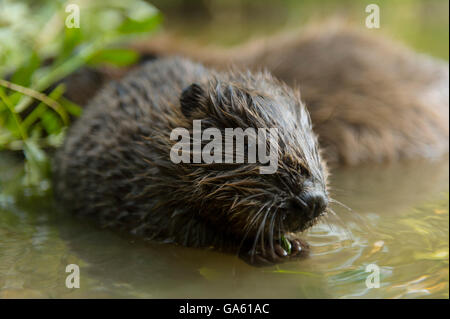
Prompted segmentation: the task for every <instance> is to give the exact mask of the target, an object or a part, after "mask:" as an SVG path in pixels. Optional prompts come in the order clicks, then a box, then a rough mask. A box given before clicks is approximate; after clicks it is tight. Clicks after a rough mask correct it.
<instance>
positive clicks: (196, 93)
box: [180, 83, 205, 117]
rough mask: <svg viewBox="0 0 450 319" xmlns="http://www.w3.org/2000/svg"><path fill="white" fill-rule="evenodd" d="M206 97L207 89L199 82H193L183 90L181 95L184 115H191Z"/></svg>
mask: <svg viewBox="0 0 450 319" xmlns="http://www.w3.org/2000/svg"><path fill="white" fill-rule="evenodd" d="M204 97H205V91H204V90H203V89H202V87H201V86H200V85H199V84H197V83H193V84H191V85H189V86H188V87H187V88H185V89H184V90H183V92H181V97H180V105H181V112H183V114H184V116H186V117H190V116H191V114H192V112H193V111H194V110H195V109H197V108H198V107H199V106H200V105H201V102H202V100H203V99H204Z"/></svg>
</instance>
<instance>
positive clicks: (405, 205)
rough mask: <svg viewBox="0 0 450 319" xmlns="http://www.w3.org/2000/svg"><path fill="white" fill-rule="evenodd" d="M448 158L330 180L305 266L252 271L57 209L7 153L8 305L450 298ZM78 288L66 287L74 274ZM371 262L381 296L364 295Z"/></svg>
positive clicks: (0, 163) (0, 285)
mask: <svg viewBox="0 0 450 319" xmlns="http://www.w3.org/2000/svg"><path fill="white" fill-rule="evenodd" d="M448 174H449V172H448V159H444V160H442V161H439V162H432V163H429V162H412V163H410V162H409V163H398V164H394V165H382V166H373V165H372V166H367V167H360V168H348V169H339V170H334V174H333V176H332V189H333V190H332V191H333V193H334V194H335V198H336V199H337V200H339V201H341V202H343V203H345V204H346V205H347V206H349V207H351V209H352V210H351V211H349V210H347V209H345V208H343V207H340V206H339V205H335V206H334V209H335V211H336V213H337V217H334V216H329V217H327V218H324V219H323V221H322V222H321V223H319V224H318V225H316V226H315V227H313V228H312V229H310V230H309V231H308V232H307V233H305V234H304V237H305V239H306V240H307V241H309V243H310V244H311V246H312V254H311V256H310V257H309V258H307V259H305V260H301V261H294V262H290V263H285V264H281V265H278V266H274V267H267V268H255V267H252V266H249V265H247V264H245V263H244V262H242V261H241V260H239V259H238V258H236V257H235V256H232V255H227V254H222V253H218V252H214V251H209V250H200V249H192V248H184V247H178V246H173V245H159V244H152V243H147V242H144V241H142V240H139V239H134V238H131V237H128V236H124V235H119V234H117V233H115V232H113V231H109V230H102V229H97V228H96V227H94V226H93V225H91V224H89V223H88V222H86V221H83V220H78V219H76V218H73V217H71V216H69V215H68V214H66V213H65V212H63V211H57V210H55V208H54V206H53V200H52V197H51V195H50V193H51V192H50V190H49V184H48V183H45V182H44V183H43V185H42V187H41V188H40V189H33V190H30V189H26V188H24V187H23V186H22V183H21V178H22V176H23V171H22V166H21V162H20V159H17V158H15V157H14V156H12V155H11V154H10V153H0V297H1V298H17V297H18V298H80V297H82V298H85V297H86V298H119V297H121V298H448V296H449V286H448V281H449V264H448V260H449V259H448V249H449V217H448V216H449V184H448V183H449V177H448V176H449V175H448ZM72 263H74V264H77V265H79V266H80V272H81V287H80V288H79V289H68V288H66V286H65V280H66V276H67V275H68V274H67V273H66V272H65V268H66V266H67V265H68V264H72ZM368 264H376V265H378V266H379V267H380V270H381V283H380V284H381V287H380V288H372V289H369V288H367V287H366V283H365V282H366V278H367V276H368V274H369V273H367V272H366V271H365V269H366V266H367V265H368Z"/></svg>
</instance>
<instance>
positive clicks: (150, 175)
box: [53, 57, 330, 265]
mask: <svg viewBox="0 0 450 319" xmlns="http://www.w3.org/2000/svg"><path fill="white" fill-rule="evenodd" d="M194 120H201V121H202V128H204V129H206V128H217V129H219V130H220V131H224V130H225V129H226V128H242V129H247V128H273V127H275V128H278V129H279V133H278V135H279V137H278V147H277V156H278V165H277V170H276V171H275V173H273V174H260V171H259V169H258V166H257V164H255V163H251V162H249V161H246V162H244V163H217V162H212V163H210V164H208V163H205V162H201V163H185V162H182V163H178V164H176V163H174V162H173V161H171V159H170V153H171V149H172V147H173V145H174V143H175V141H174V140H172V139H171V132H172V131H173V130H174V129H176V128H180V127H181V128H186V129H188V130H189V131H190V132H192V130H193V121H194ZM268 144H269V143H268ZM264 147H267V148H270V147H272V146H271V145H264V146H263V148H264ZM233 152H235V155H237V151H236V150H233ZM53 167H54V191H55V194H56V198H57V201H58V202H59V203H60V204H61V205H62V206H63V207H64V208H65V209H68V210H70V211H71V212H73V213H74V214H76V215H78V216H87V217H91V218H92V219H94V220H96V221H97V222H98V223H99V224H100V225H102V226H104V227H113V228H116V229H119V230H122V231H126V232H130V233H132V234H134V235H137V236H141V237H144V238H146V239H152V240H157V241H164V242H173V243H177V244H181V245H185V246H190V247H214V248H215V249H219V250H222V251H227V252H235V253H237V254H238V255H239V256H240V257H242V258H243V259H244V260H245V261H247V262H249V263H251V264H253V265H267V264H273V263H277V262H282V261H285V260H290V259H292V258H300V257H304V256H306V255H307V253H308V245H307V243H305V242H303V241H302V240H301V239H300V238H299V237H298V235H297V234H298V233H299V232H301V231H303V230H305V229H307V228H308V227H310V226H311V225H313V224H314V223H315V222H316V221H317V220H318V219H319V218H320V217H321V216H322V215H323V214H325V212H327V211H328V202H329V201H330V198H329V194H328V190H327V167H326V164H325V162H324V161H323V160H322V158H321V154H320V151H319V148H318V143H317V137H316V136H315V134H314V132H313V131H312V124H311V120H310V117H309V114H308V112H307V110H306V108H305V106H304V104H303V103H302V102H301V99H300V95H299V92H298V91H296V90H293V89H291V88H290V87H288V86H287V85H286V84H284V83H282V82H280V81H278V80H277V79H275V78H274V77H272V76H271V75H270V73H268V72H255V73H252V72H250V71H245V72H244V71H236V70H229V71H226V72H224V71H220V72H219V71H214V70H211V69H208V68H206V67H204V66H203V65H201V64H198V63H194V62H191V61H189V60H187V59H184V58H177V57H172V58H161V59H156V60H154V61H150V62H147V63H146V64H144V65H143V66H141V67H139V68H137V69H136V70H133V71H131V72H130V73H129V74H127V75H126V76H125V77H124V78H123V79H121V80H119V81H113V82H110V83H109V84H107V85H106V86H105V87H104V88H103V89H102V90H101V91H100V93H99V94H98V95H97V96H96V97H95V98H94V99H93V100H92V101H91V102H90V103H89V104H88V106H87V107H86V109H85V110H84V112H83V114H82V116H81V118H79V120H77V121H76V122H75V123H74V125H73V126H72V127H71V128H70V129H69V131H68V133H67V137H66V139H65V141H64V144H63V146H62V147H61V148H60V149H59V150H58V151H57V153H56V155H55V161H54V165H53Z"/></svg>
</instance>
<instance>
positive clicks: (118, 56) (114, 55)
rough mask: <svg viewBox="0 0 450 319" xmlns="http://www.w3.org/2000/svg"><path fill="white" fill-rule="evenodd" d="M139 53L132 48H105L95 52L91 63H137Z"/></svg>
mask: <svg viewBox="0 0 450 319" xmlns="http://www.w3.org/2000/svg"><path fill="white" fill-rule="evenodd" d="M138 59H139V54H138V53H137V52H135V51H133V50H130V49H104V50H101V51H99V52H98V53H97V54H95V55H94V56H93V57H92V58H91V59H90V60H89V63H90V64H100V63H108V64H112V65H115V66H119V67H123V66H128V65H131V64H133V63H136V62H137V60H138Z"/></svg>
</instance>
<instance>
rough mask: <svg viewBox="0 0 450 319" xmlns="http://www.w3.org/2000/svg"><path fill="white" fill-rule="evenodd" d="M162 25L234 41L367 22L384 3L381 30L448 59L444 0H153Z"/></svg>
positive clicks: (218, 40) (188, 33) (184, 32)
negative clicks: (333, 21) (327, 23)
mask: <svg viewBox="0 0 450 319" xmlns="http://www.w3.org/2000/svg"><path fill="white" fill-rule="evenodd" d="M151 3H152V4H153V5H155V6H156V7H157V8H158V9H159V10H160V11H161V12H162V13H163V15H164V17H165V18H164V28H166V29H168V30H170V31H172V32H174V33H175V34H177V35H181V36H184V37H188V38H192V39H195V40H196V41H199V42H202V43H218V44H223V45H232V44H236V43H239V42H241V41H243V40H245V39H248V38H252V37H255V36H264V35H269V34H274V33H276V32H279V31H281V30H289V29H293V28H298V27H301V26H303V25H305V24H308V23H316V22H320V21H323V20H326V19H329V18H339V19H343V20H345V21H348V22H351V23H352V24H354V25H356V26H361V27H364V22H365V19H366V17H367V15H368V13H366V12H365V8H366V6H367V5H368V4H371V3H375V4H378V5H379V7H380V29H378V30H373V31H374V32H382V33H384V34H387V35H389V36H391V37H393V38H395V39H397V40H399V41H402V42H404V43H406V44H407V45H409V46H411V47H413V48H414V49H416V50H417V51H420V52H426V53H430V54H432V55H434V56H437V57H441V58H444V59H447V60H448V52H449V49H448V48H449V27H448V12H449V3H448V1H445V0H397V1H392V0H391V1H389V0H382V1H380V0H378V1H375V0H371V1H361V0H321V1H316V0H300V1H299V0H279V1H273V0H272V1H271V0H153V1H151Z"/></svg>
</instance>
